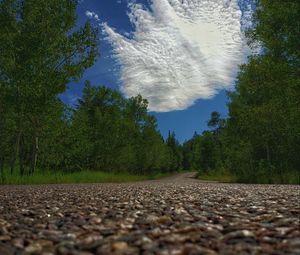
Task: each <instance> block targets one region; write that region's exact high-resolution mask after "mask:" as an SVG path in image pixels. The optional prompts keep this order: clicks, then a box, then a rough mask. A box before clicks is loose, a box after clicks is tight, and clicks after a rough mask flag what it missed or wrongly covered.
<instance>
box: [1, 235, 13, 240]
mask: <svg viewBox="0 0 300 255" xmlns="http://www.w3.org/2000/svg"><path fill="white" fill-rule="evenodd" d="M10 239H11V237H10V236H9V235H2V236H0V241H9V240H10Z"/></svg>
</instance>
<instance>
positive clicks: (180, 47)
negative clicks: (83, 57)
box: [103, 0, 250, 112]
mask: <svg viewBox="0 0 300 255" xmlns="http://www.w3.org/2000/svg"><path fill="white" fill-rule="evenodd" d="M129 9H130V11H129V14H128V15H129V18H130V21H131V23H132V24H133V25H134V27H135V30H134V31H133V32H132V34H131V35H130V36H124V35H122V34H120V33H117V32H116V31H115V30H114V29H113V28H111V27H110V26H109V25H107V24H103V28H104V31H105V33H106V35H107V39H108V40H109V41H110V42H111V44H112V45H113V48H114V57H115V58H116V59H117V61H118V63H119V64H120V67H121V82H122V84H123V85H122V91H123V92H124V93H125V94H126V95H127V96H129V97H130V96H135V95H137V94H141V95H142V96H143V97H144V98H147V99H148V101H149V108H150V110H152V111H157V112H167V111H173V110H182V109H186V108H187V107H189V106H191V105H192V104H193V103H194V102H195V101H196V100H197V99H200V98H202V99H207V98H211V97H212V96H214V95H215V94H216V93H217V92H218V90H220V89H224V88H226V89H228V88H230V87H232V84H233V81H234V77H235V74H236V71H237V68H238V66H239V65H240V64H241V62H242V61H243V60H244V58H245V52H246V51H247V47H246V45H245V42H244V41H245V40H244V38H243V35H242V32H241V30H242V26H246V25H247V24H248V23H247V22H245V21H243V20H242V19H243V13H242V11H241V10H240V6H239V3H238V2H237V0H232V1H230V0H189V1H181V0H152V5H151V9H150V10H148V9H145V8H144V7H143V6H142V5H140V4H136V3H134V2H132V3H130V4H129ZM249 13H250V12H249ZM246 17H249V15H246ZM243 22H244V23H243Z"/></svg>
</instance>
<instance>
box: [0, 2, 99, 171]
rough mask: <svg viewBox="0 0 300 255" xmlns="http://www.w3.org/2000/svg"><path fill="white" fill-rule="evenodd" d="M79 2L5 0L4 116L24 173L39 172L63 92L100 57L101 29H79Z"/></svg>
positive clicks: (0, 15)
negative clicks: (44, 134)
mask: <svg viewBox="0 0 300 255" xmlns="http://www.w3.org/2000/svg"><path fill="white" fill-rule="evenodd" d="M76 6H77V1H73V0H53V1H38V0H3V1H1V2H0V23H1V26H0V54H1V55H0V95H1V97H0V99H1V102H0V105H1V107H3V108H4V109H5V112H4V111H3V110H1V111H0V112H1V113H0V114H2V116H0V118H1V119H2V118H3V119H5V121H6V122H9V123H10V124H9V125H5V126H6V127H7V131H6V132H10V134H11V136H10V139H11V141H6V147H7V148H9V149H10V150H12V152H10V153H9V154H10V155H5V156H4V157H5V158H7V159H6V161H10V168H11V170H12V171H13V170H14V168H15V165H16V162H17V161H18V165H19V167H20V173H21V174H24V172H25V170H26V169H27V170H28V171H30V172H33V171H34V170H35V168H36V164H37V159H38V151H39V139H40V138H41V135H42V132H43V129H44V128H47V123H48V121H49V118H51V114H52V112H53V108H52V107H53V105H55V104H56V103H57V96H58V95H59V94H60V93H62V92H64V91H65V90H66V86H67V84H68V83H69V82H70V81H74V80H77V79H79V78H80V77H81V76H82V74H83V72H84V71H85V70H86V69H87V68H88V67H90V66H91V65H92V64H93V63H94V61H95V59H96V57H97V55H98V38H97V37H98V31H97V29H96V28H93V27H92V26H91V25H90V24H89V23H86V24H85V25H84V26H83V27H81V28H79V29H78V30H77V31H75V30H74V26H75V24H76ZM8 112H9V113H8ZM4 115H5V116H4ZM8 127H9V128H8ZM2 141H3V140H1V142H2ZM7 143H8V144H7Z"/></svg>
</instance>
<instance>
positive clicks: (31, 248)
mask: <svg viewBox="0 0 300 255" xmlns="http://www.w3.org/2000/svg"><path fill="white" fill-rule="evenodd" d="M41 251H42V246H41V245H40V244H39V243H33V244H31V245H29V246H27V247H26V248H25V252H27V253H38V252H41Z"/></svg>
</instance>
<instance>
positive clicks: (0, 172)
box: [0, 157, 4, 182]
mask: <svg viewBox="0 0 300 255" xmlns="http://www.w3.org/2000/svg"><path fill="white" fill-rule="evenodd" d="M0 176H1V182H3V181H4V157H1V159H0Z"/></svg>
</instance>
